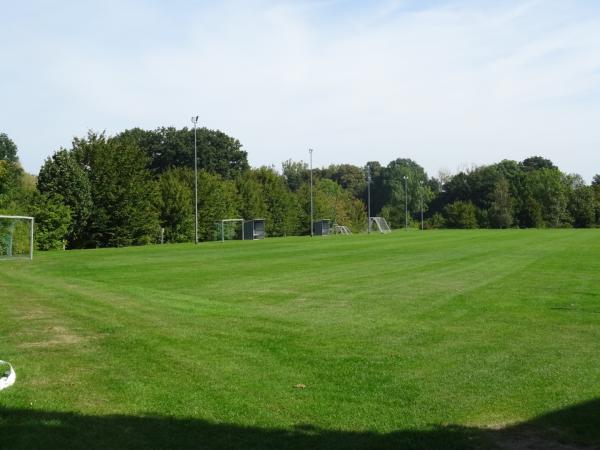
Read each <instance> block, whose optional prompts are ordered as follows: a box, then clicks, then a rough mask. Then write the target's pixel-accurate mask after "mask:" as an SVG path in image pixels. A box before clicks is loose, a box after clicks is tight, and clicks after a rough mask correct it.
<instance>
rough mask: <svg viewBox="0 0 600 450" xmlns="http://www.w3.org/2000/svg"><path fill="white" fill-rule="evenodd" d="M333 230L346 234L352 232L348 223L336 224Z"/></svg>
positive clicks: (336, 232)
mask: <svg viewBox="0 0 600 450" xmlns="http://www.w3.org/2000/svg"><path fill="white" fill-rule="evenodd" d="M333 232H334V233H335V234H346V235H350V234H352V231H350V228H348V227H347V226H346V225H334V226H333Z"/></svg>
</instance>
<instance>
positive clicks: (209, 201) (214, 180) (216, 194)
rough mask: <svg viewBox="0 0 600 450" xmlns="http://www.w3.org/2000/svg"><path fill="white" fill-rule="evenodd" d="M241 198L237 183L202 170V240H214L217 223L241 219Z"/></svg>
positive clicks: (200, 180) (200, 202)
mask: <svg viewBox="0 0 600 450" xmlns="http://www.w3.org/2000/svg"><path fill="white" fill-rule="evenodd" d="M239 206H240V205H239V197H238V194H237V190H236V186H235V183H234V182H233V181H231V180H224V179H223V178H222V177H221V176H220V175H217V174H214V173H209V172H206V171H205V170H201V171H200V172H198V210H199V220H198V222H199V227H198V233H199V235H200V239H201V240H204V241H207V240H214V239H216V238H217V237H218V236H217V228H216V227H215V222H217V221H220V220H223V219H235V218H239V217H240V212H239Z"/></svg>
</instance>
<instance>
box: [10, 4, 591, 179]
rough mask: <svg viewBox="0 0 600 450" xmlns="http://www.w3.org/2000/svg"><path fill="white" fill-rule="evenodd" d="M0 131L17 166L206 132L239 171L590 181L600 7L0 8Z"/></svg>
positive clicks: (35, 165) (34, 170) (31, 168)
mask: <svg viewBox="0 0 600 450" xmlns="http://www.w3.org/2000/svg"><path fill="white" fill-rule="evenodd" d="M0 11H2V18H1V20H0V61H1V62H0V69H1V70H0V106H1V107H0V132H5V133H7V134H8V135H9V136H10V137H11V138H12V139H13V140H14V141H15V143H16V144H17V145H18V147H19V156H20V159H21V161H22V163H23V165H24V166H25V168H26V169H27V170H28V171H29V172H32V173H37V172H38V170H39V168H40V166H41V164H42V163H43V161H44V159H45V158H46V157H47V156H49V155H51V154H52V153H53V152H54V151H55V150H57V149H58V148H59V147H61V146H64V147H68V146H70V142H71V140H72V138H73V136H83V135H85V133H86V132H87V130H88V129H94V130H106V131H107V132H108V133H109V134H112V133H116V132H118V131H121V130H124V129H127V128H132V127H136V126H138V127H142V128H147V129H153V128H156V127H158V126H176V127H178V128H180V127H183V126H190V125H191V123H190V117H191V116H192V115H196V114H197V115H199V116H200V122H201V124H202V125H204V126H207V127H209V128H215V129H220V130H223V131H224V132H226V133H228V134H230V135H232V136H234V137H236V138H238V139H239V140H240V141H241V142H242V144H243V145H244V148H245V150H246V151H247V152H248V154H249V159H250V163H251V164H252V165H255V166H258V165H263V164H266V165H276V166H277V167H279V166H280V163H281V162H282V161H284V160H286V159H288V158H292V159H294V160H300V159H303V160H307V159H308V150H307V149H308V148H309V147H312V148H314V149H315V152H314V163H315V165H316V166H322V165H326V164H329V163H344V162H346V163H353V164H357V165H362V164H364V163H365V162H366V161H367V160H379V161H380V162H381V163H382V164H387V163H388V162H389V161H390V160H392V159H395V158H398V157H408V158H413V159H414V160H416V161H417V162H418V163H419V164H421V165H422V166H424V167H425V169H426V170H427V171H428V173H429V174H430V175H436V174H437V172H438V170H439V169H448V170H450V171H456V170H457V169H461V168H464V167H466V166H470V165H472V164H486V163H492V162H496V161H499V160H501V159H504V158H509V159H516V160H522V159H524V158H525V157H527V156H531V155H541V156H544V157H547V158H550V159H552V160H553V161H554V162H555V163H556V164H558V165H559V167H560V168H561V169H562V170H564V171H566V172H575V173H580V174H581V175H583V176H584V177H585V178H586V179H587V180H590V179H591V177H592V176H593V175H594V174H596V173H600V2H596V1H585V0H571V1H568V2H566V1H563V0H532V1H526V0H525V1H513V0H506V1H485V2H484V1H475V0H458V1H442V0H438V1H435V0H406V1H369V2H366V1H352V0H346V1H344V0H331V1H317V0H312V1H308V0H307V1H291V0H288V1H268V0H263V1H260V0H249V1H241V0H240V1H221V2H209V1H204V2H201V1H200V2H193V1H192V2H190V1H187V2H183V1H179V0H178V1H170V2H163V1H159V0H156V1H141V0H140V1H135V0H124V1H112V2H111V1H104V2H92V1H89V2H86V1H62V2H50V1H39V0H34V1H30V2H14V1H8V0H6V1H5V0H0Z"/></svg>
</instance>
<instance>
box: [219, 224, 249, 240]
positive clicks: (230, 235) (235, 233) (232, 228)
mask: <svg viewBox="0 0 600 450" xmlns="http://www.w3.org/2000/svg"><path fill="white" fill-rule="evenodd" d="M214 238H215V240H219V241H221V242H225V241H231V240H235V239H241V240H244V219H222V220H219V221H217V222H215V232H214Z"/></svg>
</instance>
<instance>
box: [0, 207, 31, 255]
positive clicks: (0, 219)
mask: <svg viewBox="0 0 600 450" xmlns="http://www.w3.org/2000/svg"><path fill="white" fill-rule="evenodd" d="M34 222H35V220H34V218H33V217H27V216H5V215H0V260H5V259H14V258H26V259H33V227H34Z"/></svg>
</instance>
